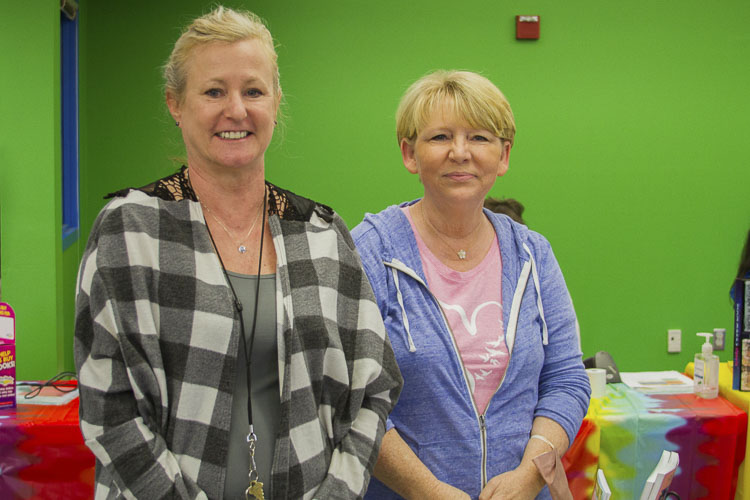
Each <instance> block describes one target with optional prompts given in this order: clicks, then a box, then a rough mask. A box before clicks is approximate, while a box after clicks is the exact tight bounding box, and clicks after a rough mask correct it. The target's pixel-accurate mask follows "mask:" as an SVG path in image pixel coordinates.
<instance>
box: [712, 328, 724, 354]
mask: <svg viewBox="0 0 750 500" xmlns="http://www.w3.org/2000/svg"><path fill="white" fill-rule="evenodd" d="M726 337H727V329H726V328H714V336H713V337H711V343H712V344H713V345H714V351H723V350H724V340H725V339H726Z"/></svg>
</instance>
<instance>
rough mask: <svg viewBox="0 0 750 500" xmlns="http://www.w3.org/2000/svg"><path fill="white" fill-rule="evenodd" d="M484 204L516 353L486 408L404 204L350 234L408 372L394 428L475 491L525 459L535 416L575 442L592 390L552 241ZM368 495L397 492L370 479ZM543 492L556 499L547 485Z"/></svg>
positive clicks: (427, 460)
mask: <svg viewBox="0 0 750 500" xmlns="http://www.w3.org/2000/svg"><path fill="white" fill-rule="evenodd" d="M413 203H415V201H413V202H408V203H404V204H402V205H401V206H406V205H411V204H413ZM485 213H486V214H487V216H488V217H489V219H490V221H492V224H493V226H494V228H495V232H496V233H497V237H498V241H499V244H500V253H501V258H502V264H503V266H502V272H503V276H502V287H503V288H502V294H503V325H504V326H505V341H506V344H507V346H508V350H509V352H510V360H509V363H508V368H507V370H506V373H505V376H504V378H503V380H502V381H501V383H500V386H499V388H498V390H497V392H496V393H495V394H494V396H493V397H492V399H491V400H490V402H489V404H488V406H487V409H486V410H485V413H484V414H482V415H480V414H479V412H478V410H477V407H476V404H475V402H474V398H473V395H472V394H471V393H470V391H469V386H468V382H467V379H466V376H465V371H464V367H463V363H462V361H461V358H460V356H459V354H458V350H457V348H456V343H455V341H454V339H453V334H452V332H451V330H450V327H449V326H448V323H447V321H446V320H445V316H444V314H443V312H442V310H441V309H440V306H439V305H438V302H437V300H436V299H435V297H434V296H433V295H432V293H431V292H430V290H429V289H428V287H427V282H426V279H425V275H424V271H423V269H422V261H421V259H420V256H419V249H418V247H417V241H416V239H415V237H414V233H413V231H412V229H411V225H410V224H409V221H408V220H407V218H406V216H405V215H404V214H403V213H402V211H401V209H400V207H399V206H391V207H389V208H387V209H385V210H383V211H382V212H380V213H378V214H367V215H366V216H365V219H364V221H362V222H361V223H360V224H359V225H358V226H357V227H356V228H354V230H353V231H352V236H353V237H354V241H355V243H356V245H357V249H358V251H359V253H360V255H361V257H362V263H363V266H364V268H365V271H366V272H367V276H368V278H369V279H370V283H371V285H372V288H373V290H374V291H375V296H376V299H377V303H378V307H379V308H380V313H381V314H382V315H383V319H384V321H385V326H386V330H387V331H388V334H389V336H390V341H391V345H392V347H393V350H394V352H395V354H396V360H397V361H398V364H399V368H400V369H401V373H402V375H403V378H404V388H403V390H402V392H401V396H400V398H399V400H398V403H397V404H396V407H395V408H394V409H393V411H392V412H391V415H390V418H389V420H388V424H387V425H388V429H391V428H394V427H395V428H396V430H397V431H398V433H399V435H400V436H401V437H402V438H403V439H404V441H406V443H408V444H409V446H410V447H411V448H412V450H414V453H415V454H416V455H417V456H418V457H419V459H420V460H421V461H422V462H423V463H424V464H425V465H426V466H427V468H429V469H430V471H432V473H433V474H434V475H435V476H436V477H437V478H438V479H439V480H441V481H444V482H446V483H449V484H451V485H453V486H455V487H456V488H459V489H461V490H463V491H465V492H466V493H468V494H469V495H470V496H471V497H472V498H477V497H478V496H479V494H480V492H481V490H482V488H483V487H484V486H485V485H486V484H487V481H489V480H490V479H492V478H493V477H494V476H496V475H498V474H501V473H503V472H506V471H509V470H513V469H515V468H516V467H517V466H518V464H519V463H520V462H521V458H522V456H523V452H524V449H525V448H526V443H527V442H528V440H529V434H530V431H531V426H532V423H533V420H534V418H535V417H537V416H544V417H547V418H550V419H552V420H554V421H555V422H557V423H558V424H559V425H560V426H562V428H563V429H565V432H566V433H567V434H568V440H569V442H571V443H572V442H573V440H574V438H575V436H576V433H577V432H578V428H579V426H580V424H581V421H582V420H583V417H584V415H585V414H586V409H587V408H588V403H589V394H590V388H589V381H588V377H587V376H586V372H585V370H584V367H583V363H582V362H581V351H580V348H579V344H578V337H577V329H576V317H575V312H574V310H573V304H572V302H571V300H570V295H569V294H568V290H567V288H566V286H565V281H564V279H563V276H562V272H561V271H560V267H559V266H558V264H557V261H556V259H555V256H554V255H553V253H552V249H551V248H550V245H549V242H548V241H547V240H546V239H545V238H544V237H543V236H541V235H540V234H538V233H535V232H533V231H530V230H529V229H528V228H526V226H523V225H521V224H518V223H516V222H514V221H512V220H511V219H510V218H509V217H507V216H505V215H500V214H495V213H492V212H490V211H488V210H485ZM365 498H370V499H390V498H400V497H399V496H398V495H397V494H396V493H394V492H393V491H391V490H390V489H389V488H388V487H386V486H385V485H384V484H383V483H381V482H380V481H378V480H377V479H375V478H373V479H372V480H371V481H370V486H369V489H368V491H367V495H366V497H365ZM538 498H549V490H548V489H547V488H546V487H545V488H544V489H543V490H542V492H541V493H540V495H539V496H538Z"/></svg>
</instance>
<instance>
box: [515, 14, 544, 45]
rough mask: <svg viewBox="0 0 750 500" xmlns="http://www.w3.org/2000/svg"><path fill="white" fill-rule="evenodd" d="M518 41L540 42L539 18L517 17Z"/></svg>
mask: <svg viewBox="0 0 750 500" xmlns="http://www.w3.org/2000/svg"><path fill="white" fill-rule="evenodd" d="M516 40H539V16H516Z"/></svg>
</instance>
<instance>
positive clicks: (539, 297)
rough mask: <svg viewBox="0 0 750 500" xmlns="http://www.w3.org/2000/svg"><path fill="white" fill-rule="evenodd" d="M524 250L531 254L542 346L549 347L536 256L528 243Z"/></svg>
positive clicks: (524, 245)
mask: <svg viewBox="0 0 750 500" xmlns="http://www.w3.org/2000/svg"><path fill="white" fill-rule="evenodd" d="M523 249H524V250H526V253H527V254H529V258H530V259H531V274H532V275H533V276H534V288H535V289H536V306H537V308H538V309H539V317H540V318H541V320H542V345H547V344H549V334H548V333H547V321H546V320H545V319H544V307H542V291H541V287H540V286H539V273H538V271H537V267H536V261H535V260H534V256H533V255H532V254H531V250H529V247H528V246H526V243H524V244H523Z"/></svg>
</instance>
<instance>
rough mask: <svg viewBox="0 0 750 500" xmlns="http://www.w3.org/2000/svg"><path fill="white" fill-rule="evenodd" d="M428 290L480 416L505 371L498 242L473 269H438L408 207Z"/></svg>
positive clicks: (506, 354)
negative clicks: (439, 309)
mask: <svg viewBox="0 0 750 500" xmlns="http://www.w3.org/2000/svg"><path fill="white" fill-rule="evenodd" d="M402 211H403V212H404V214H405V215H406V217H407V219H409V223H410V224H411V227H412V230H413V231H414V236H415V237H416V239H417V246H418V247H419V255H420V256H421V258H422V267H423V269H424V273H425V277H426V278H427V285H428V286H429V287H430V291H431V292H432V293H433V295H435V297H437V299H438V302H440V307H442V308H443V311H444V313H445V316H446V318H447V319H448V324H449V325H450V327H451V330H452V331H453V338H454V340H455V342H456V345H457V346H458V352H459V354H460V356H461V360H462V361H463V364H464V367H465V373H466V375H467V377H468V380H469V387H470V388H471V390H472V391H473V393H474V401H476V404H477V409H478V410H479V413H480V414H482V413H484V411H485V409H486V408H487V404H488V403H489V402H490V399H491V398H492V395H493V394H494V393H495V391H497V388H498V387H499V386H500V382H501V381H502V379H503V375H505V369H506V368H507V367H508V348H507V346H506V345H505V330H504V328H503V305H502V304H503V297H502V276H503V274H502V261H501V259H500V246H499V245H498V242H497V237H495V239H494V240H493V242H492V246H491V247H490V250H489V252H487V255H486V256H485V258H484V259H483V260H482V262H480V263H479V264H478V265H477V266H476V267H475V268H474V269H471V270H469V271H465V272H461V271H455V270H453V269H451V268H450V267H448V266H446V265H445V264H443V263H442V262H441V261H440V259H438V258H437V257H436V256H435V255H434V254H433V253H432V252H431V251H430V249H429V248H427V245H426V244H425V243H424V241H423V240H422V238H421V236H420V235H419V232H418V231H417V229H416V227H414V221H413V220H412V218H411V214H410V213H409V209H408V207H404V208H402Z"/></svg>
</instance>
